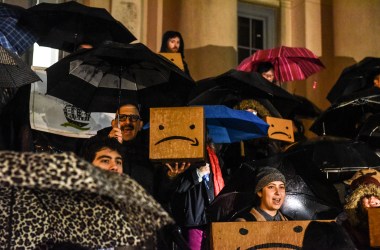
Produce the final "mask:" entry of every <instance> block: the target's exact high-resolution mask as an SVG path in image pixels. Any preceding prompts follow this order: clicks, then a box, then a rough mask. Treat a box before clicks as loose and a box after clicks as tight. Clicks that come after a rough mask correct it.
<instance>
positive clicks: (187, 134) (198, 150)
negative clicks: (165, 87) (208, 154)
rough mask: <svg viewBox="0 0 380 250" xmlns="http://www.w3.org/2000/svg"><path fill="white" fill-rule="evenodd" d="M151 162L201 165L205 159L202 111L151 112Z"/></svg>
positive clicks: (177, 109) (152, 109) (192, 109)
mask: <svg viewBox="0 0 380 250" xmlns="http://www.w3.org/2000/svg"><path fill="white" fill-rule="evenodd" d="M149 123H150V125H149V158H150V159H151V160H153V161H165V162H167V161H199V160H204V157H205V118H204V110H203V107H175V108H151V109H150V122H149Z"/></svg>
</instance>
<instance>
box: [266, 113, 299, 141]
mask: <svg viewBox="0 0 380 250" xmlns="http://www.w3.org/2000/svg"><path fill="white" fill-rule="evenodd" d="M265 121H266V122H267V123H268V124H269V129H268V137H269V138H272V139H276V140H281V141H288V142H294V132H293V122H292V120H287V119H281V118H276V117H270V116H267V117H265Z"/></svg>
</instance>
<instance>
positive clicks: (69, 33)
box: [20, 1, 136, 52]
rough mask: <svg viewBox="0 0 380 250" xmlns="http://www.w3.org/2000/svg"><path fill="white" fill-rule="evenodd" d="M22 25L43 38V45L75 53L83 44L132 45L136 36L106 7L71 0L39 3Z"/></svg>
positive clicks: (22, 20)
mask: <svg viewBox="0 0 380 250" xmlns="http://www.w3.org/2000/svg"><path fill="white" fill-rule="evenodd" d="M27 11H28V13H27V14H26V15H23V17H22V18H21V20H20V22H21V23H25V24H28V26H30V27H31V28H32V29H33V30H34V31H36V32H37V34H39V35H40V37H39V40H38V41H37V43H38V44H39V45H40V46H46V47H51V48H55V49H60V50H64V51H67V52H73V51H75V50H76V49H77V47H78V46H79V45H80V44H91V45H92V46H94V47H97V46H99V45H100V44H102V43H103V42H104V41H107V40H108V41H115V42H120V43H130V42H132V41H135V40H136V38H135V36H134V35H133V34H132V33H131V32H130V31H129V30H128V29H127V28H126V27H125V26H124V25H123V24H122V23H120V22H119V21H117V20H116V19H114V18H113V17H112V16H111V14H110V13H109V12H108V11H107V10H106V9H103V8H94V7H88V6H85V5H82V4H79V3H77V2H76V1H69V2H65V3H60V4H53V3H40V4H38V5H35V6H33V7H31V8H29V9H27Z"/></svg>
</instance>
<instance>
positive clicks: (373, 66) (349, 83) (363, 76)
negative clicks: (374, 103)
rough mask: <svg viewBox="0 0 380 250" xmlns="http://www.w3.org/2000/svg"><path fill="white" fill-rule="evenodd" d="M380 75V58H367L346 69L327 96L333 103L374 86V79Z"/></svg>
mask: <svg viewBox="0 0 380 250" xmlns="http://www.w3.org/2000/svg"><path fill="white" fill-rule="evenodd" d="M379 73H380V58H376V57H365V58H364V59H363V60H361V61H360V62H358V63H356V64H353V65H351V66H349V67H347V68H345V69H344V70H343V71H342V73H341V74H340V76H339V78H338V80H337V81H336V83H335V84H334V86H333V87H332V88H331V90H330V92H329V93H328V95H327V100H329V101H330V102H331V103H335V102H337V100H338V99H339V98H340V97H342V96H346V95H349V94H352V93H354V92H357V91H361V90H363V89H366V88H371V87H372V86H373V77H374V76H375V74H379Z"/></svg>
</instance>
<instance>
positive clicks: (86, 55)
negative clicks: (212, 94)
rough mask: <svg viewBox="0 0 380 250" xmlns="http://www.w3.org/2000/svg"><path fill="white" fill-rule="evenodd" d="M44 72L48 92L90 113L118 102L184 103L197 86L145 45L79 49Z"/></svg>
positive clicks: (110, 108) (108, 109) (106, 109)
mask: <svg viewBox="0 0 380 250" xmlns="http://www.w3.org/2000/svg"><path fill="white" fill-rule="evenodd" d="M46 71H47V94H48V95H52V96H55V97H58V98H60V99H62V100H65V101H67V102H69V103H71V104H73V105H75V106H77V107H79V108H81V109H83V110H85V111H88V112H91V111H92V112H115V110H117V108H118V107H119V104H120V100H123V102H126V101H128V102H130V103H136V104H137V103H138V104H141V105H142V106H143V107H145V108H150V107H172V106H182V105H183V104H185V102H186V99H187V95H188V93H189V92H190V90H191V89H192V88H193V86H194V82H193V80H192V79H191V78H189V77H188V76H187V75H186V74H185V73H184V72H183V71H182V70H180V69H179V68H178V67H177V66H175V65H174V64H172V63H171V62H170V61H168V60H167V59H165V58H163V57H161V56H159V55H157V54H156V53H154V52H153V51H151V50H150V49H149V48H148V47H146V46H145V45H143V44H141V43H136V44H119V43H113V42H109V43H105V44H103V45H102V46H100V47H98V48H94V49H88V50H81V51H78V52H76V53H73V54H71V55H69V56H67V57H65V58H63V59H62V60H60V61H58V62H57V63H55V64H54V65H52V66H51V67H49V68H47V69H46ZM118 100H119V101H118Z"/></svg>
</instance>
